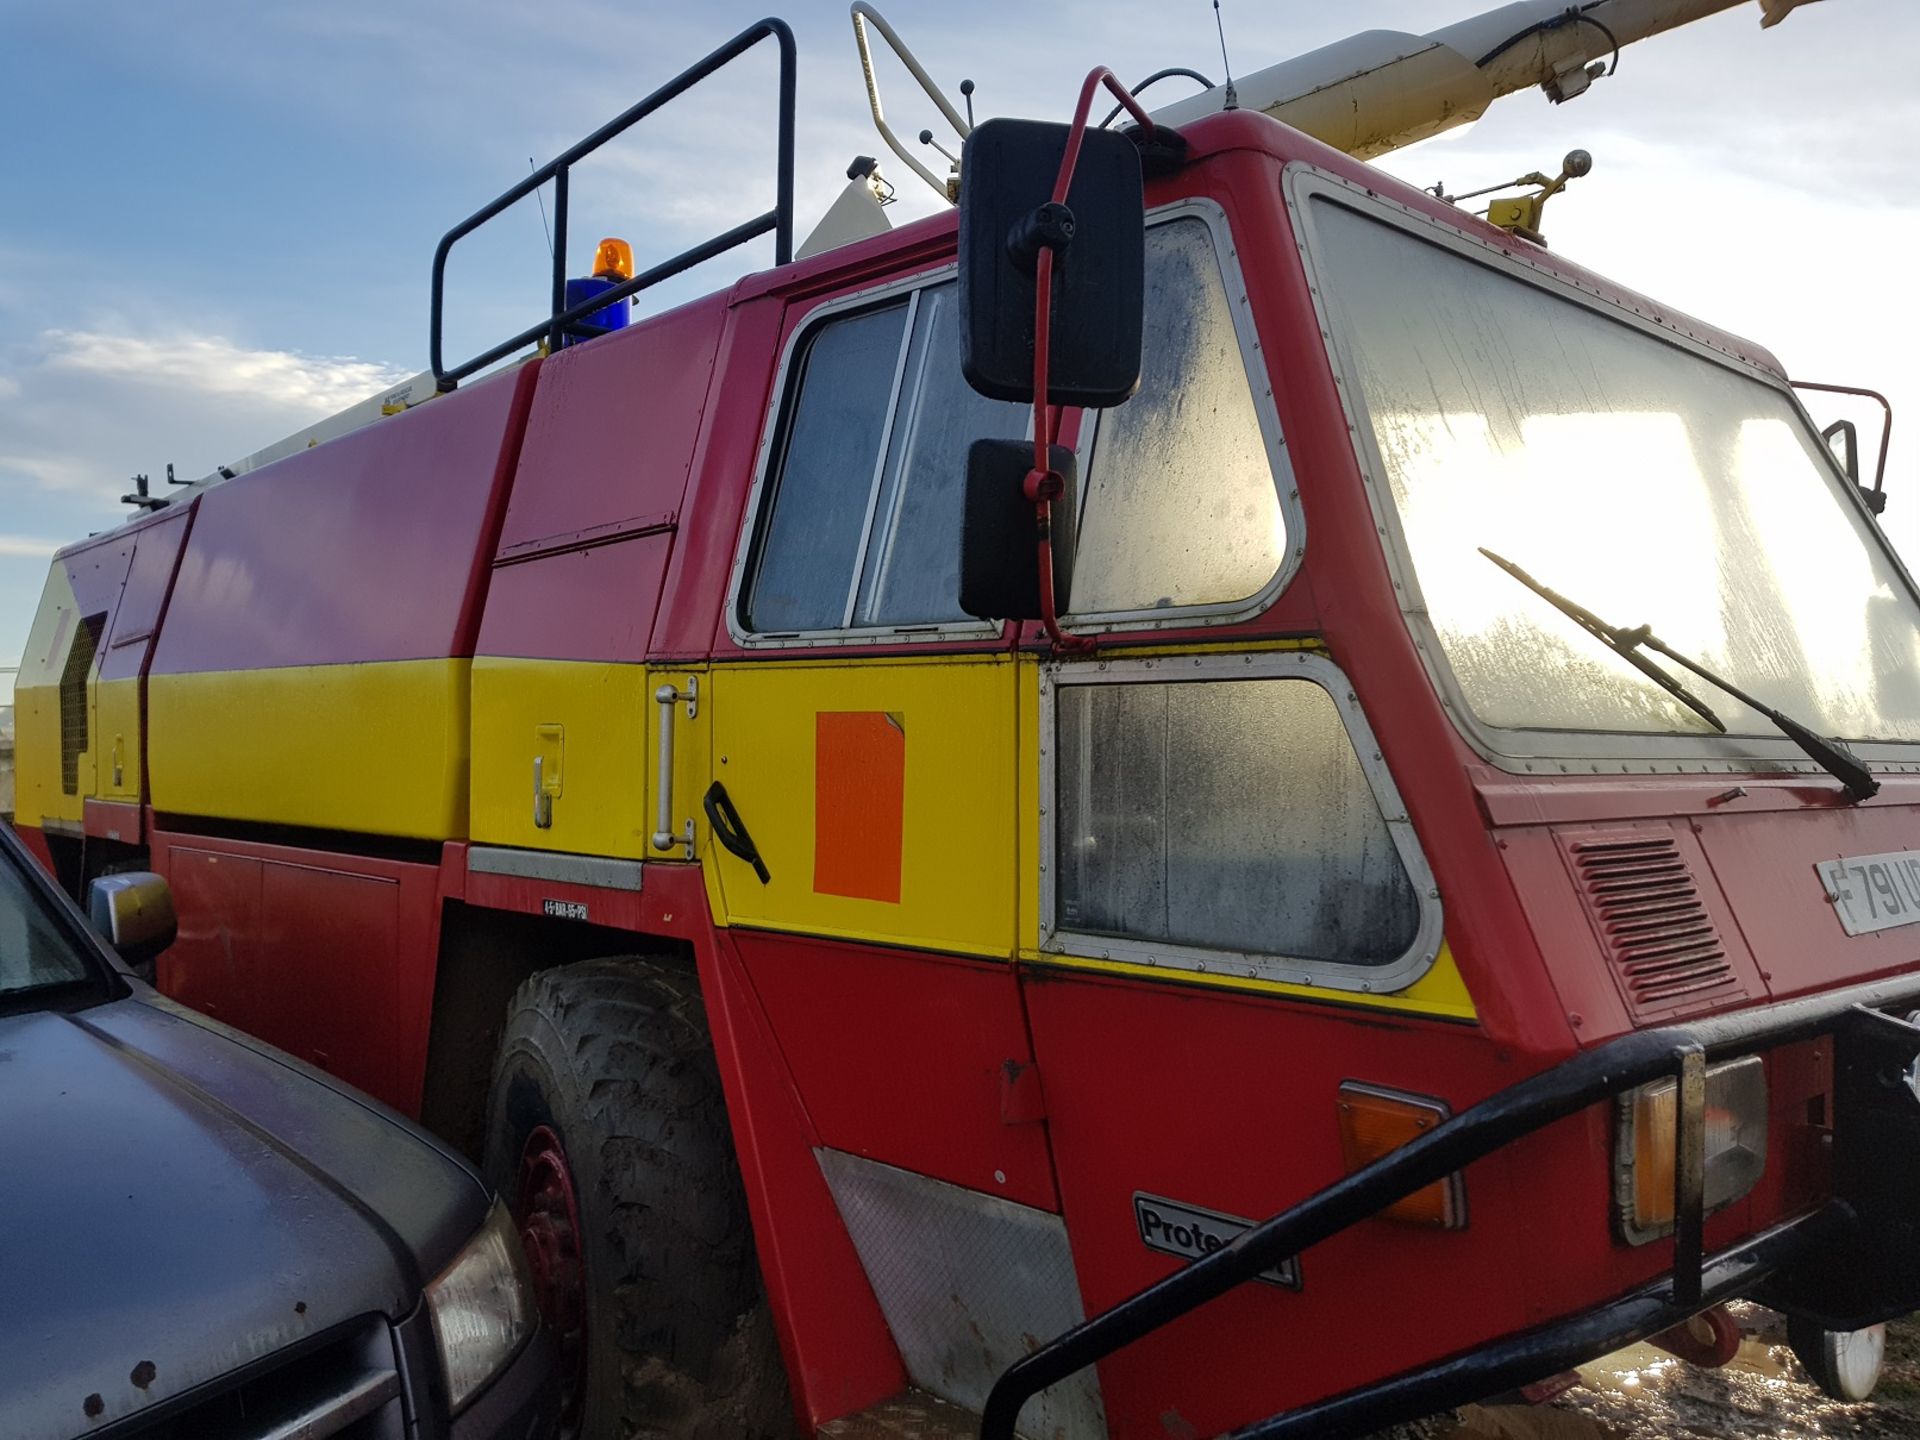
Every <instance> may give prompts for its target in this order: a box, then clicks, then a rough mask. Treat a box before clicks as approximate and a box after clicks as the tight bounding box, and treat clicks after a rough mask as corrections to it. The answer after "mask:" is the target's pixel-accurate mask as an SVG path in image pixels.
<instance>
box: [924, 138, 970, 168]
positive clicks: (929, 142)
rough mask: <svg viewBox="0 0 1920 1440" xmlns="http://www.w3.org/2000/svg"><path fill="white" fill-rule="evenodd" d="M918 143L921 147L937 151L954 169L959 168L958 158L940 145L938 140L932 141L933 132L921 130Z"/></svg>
mask: <svg viewBox="0 0 1920 1440" xmlns="http://www.w3.org/2000/svg"><path fill="white" fill-rule="evenodd" d="M920 143H921V144H922V145H926V146H930V147H931V148H933V149H935V150H938V151H939V152H940V153H941V154H942V155H944V156H946V157H947V159H948V160H950V161H952V162H953V164H954V166H955V167H956V168H957V167H958V166H959V164H960V157H959V156H958V155H956V154H954V153H953V152H952V151H951V150H949V149H947V147H946V146H944V145H942V144H941V143H940V142H939V141H938V140H936V139H934V138H933V131H931V130H922V131H921V132H920Z"/></svg>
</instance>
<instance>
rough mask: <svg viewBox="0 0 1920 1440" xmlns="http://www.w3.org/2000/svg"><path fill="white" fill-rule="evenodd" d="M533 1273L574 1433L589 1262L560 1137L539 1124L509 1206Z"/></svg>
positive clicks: (583, 1372)
mask: <svg viewBox="0 0 1920 1440" xmlns="http://www.w3.org/2000/svg"><path fill="white" fill-rule="evenodd" d="M513 1213H514V1216H515V1218H516V1219H517V1220H518V1221H519V1222H520V1243H521V1245H522V1247H523V1248H524V1249H525V1250H526V1252H527V1267H528V1269H529V1270H531V1271H532V1272H533V1292H534V1298H535V1300H536V1301H537V1302H538V1303H539V1306H540V1317H541V1319H543V1320H545V1321H546V1323H547V1327H548V1329H549V1330H551V1331H552V1332H553V1336H554V1340H555V1342H556V1343H557V1344H558V1346H559V1349H560V1424H561V1429H562V1433H564V1434H574V1433H577V1431H578V1430H579V1427H580V1406H581V1401H582V1399H583V1398H584V1396H585V1394H586V1388H587V1385H586V1381H587V1267H586V1262H585V1260H584V1259H583V1258H582V1256H581V1249H580V1236H581V1231H580V1209H579V1206H578V1205H577V1204H576V1203H575V1201H574V1194H573V1170H572V1168H571V1167H570V1166H569V1165H568V1164H567V1152H566V1148H565V1147H564V1146H562V1145H561V1143H560V1137H559V1136H558V1135H556V1134H554V1133H553V1131H552V1130H550V1129H548V1128H547V1127H546V1126H545V1125H542V1126H540V1127H539V1128H538V1129H536V1130H535V1131H534V1132H533V1133H532V1134H531V1135H529V1136H527V1143H526V1148H525V1149H523V1150H522V1151H521V1152H520V1193H519V1195H518V1197H517V1201H516V1203H515V1205H514V1210H513Z"/></svg>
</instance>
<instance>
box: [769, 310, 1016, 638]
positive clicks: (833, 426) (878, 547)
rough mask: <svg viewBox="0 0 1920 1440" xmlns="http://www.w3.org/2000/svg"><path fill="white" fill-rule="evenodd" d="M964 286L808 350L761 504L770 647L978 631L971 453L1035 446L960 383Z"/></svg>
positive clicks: (823, 331)
mask: <svg viewBox="0 0 1920 1440" xmlns="http://www.w3.org/2000/svg"><path fill="white" fill-rule="evenodd" d="M957 306H958V295H957V287H956V285H955V284H954V283H953V282H952V281H947V282H944V283H942V284H939V285H929V286H926V287H924V288H922V289H919V290H916V291H914V292H913V293H912V294H911V295H910V296H908V297H906V298H904V299H901V300H896V301H894V302H892V303H891V304H885V305H881V306H878V307H876V308H873V309H870V310H862V311H858V312H856V313H853V314H850V315H843V316H839V317H836V318H834V319H830V320H828V321H826V322H825V323H823V324H821V325H820V326H818V327H817V328H816V329H815V330H814V331H813V332H812V334H811V335H809V336H807V337H806V338H805V339H804V340H803V341H802V348H801V350H800V352H799V355H798V358H797V361H796V363H795V365H794V378H793V379H792V380H790V382H789V395H790V399H789V409H788V414H787V419H786V428H785V432H784V436H783V441H782V444H781V447H780V449H779V451H778V452H777V455H776V460H775V463H774V467H773V470H772V478H771V479H770V481H769V486H770V495H769V497H768V499H767V501H766V502H765V503H764V504H763V505H762V507H761V508H762V514H763V516H764V517H765V518H764V519H763V521H762V526H763V529H762V533H761V538H760V543H759V547H758V560H757V564H756V567H755V569H754V573H753V578H752V584H751V586H750V588H749V589H748V590H747V592H746V596H745V600H744V603H743V605H742V610H743V612H744V613H743V614H742V615H741V617H740V618H741V621H742V622H743V624H744V627H745V628H746V629H747V630H749V631H752V632H756V633H759V634H793V633H802V634H803V633H806V632H810V631H829V632H830V631H841V630H854V629H882V628H888V627H899V626H923V625H940V624H954V623H974V622H971V621H970V619H969V617H968V616H966V615H964V614H962V612H961V610H960V604H959V596H960V580H959V567H960V545H959V534H960V514H961V501H962V494H963V490H964V488H965V483H966V470H967V447H968V446H969V445H971V444H972V443H973V441H975V440H977V439H981V438H984V437H989V436H993V437H1000V438H1006V437H1013V436H1019V435H1021V434H1023V433H1025V430H1026V426H1027V415H1028V412H1027V410H1026V407H1024V406H1021V405H1013V404H1007V403H1004V402H1001V401H996V400H988V399H985V398H983V397H982V396H980V395H977V394H975V393H974V391H973V390H972V389H971V388H970V387H969V386H968V385H967V383H966V381H965V379H964V378H963V377H962V376H961V373H960V340H959V333H958V330H957V329H956V319H955V312H956V310H957Z"/></svg>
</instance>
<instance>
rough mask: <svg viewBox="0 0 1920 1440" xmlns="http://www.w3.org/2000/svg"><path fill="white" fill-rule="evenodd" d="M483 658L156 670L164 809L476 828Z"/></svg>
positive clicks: (455, 833) (156, 790) (157, 788)
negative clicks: (475, 662) (471, 697)
mask: <svg viewBox="0 0 1920 1440" xmlns="http://www.w3.org/2000/svg"><path fill="white" fill-rule="evenodd" d="M471 663H472V662H470V661H468V660H464V659H455V660H447V659H441V660H389V661H381V662H378V663H372V664H365V665H295V666H288V667H285V668H282V669H272V670H216V671H207V672H202V673H197V674H190V675H154V676H151V677H150V678H149V680H148V699H147V718H148V726H149V737H148V747H149V754H148V767H149V771H150V775H151V779H152V782H153V805H154V808H155V809H157V810H161V811H171V812H175V813H178V814H184V815H207V816H217V817H219V818H221V819H226V820H252V821H259V822H262V823H266V824H274V825H305V826H312V827H315V828H318V829H325V830H353V831H359V832H361V833H365V834H375V835H405V836H412V837H417V838H420V839H427V840H446V839H460V838H463V837H464V836H465V835H466V831H467V722H468V686H469V682H470V676H469V667H470V665H471Z"/></svg>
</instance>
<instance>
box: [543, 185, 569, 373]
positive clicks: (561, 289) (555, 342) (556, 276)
mask: <svg viewBox="0 0 1920 1440" xmlns="http://www.w3.org/2000/svg"><path fill="white" fill-rule="evenodd" d="M566 308H567V167H566V166H564V165H562V166H560V167H559V168H558V169H557V170H555V171H554V172H553V318H552V320H551V321H550V322H549V323H548V325H547V353H548V354H549V355H558V354H559V353H560V346H561V344H562V337H563V336H564V335H565V334H566V327H565V326H564V325H562V324H561V323H560V316H561V314H562V313H563V312H564V311H565V310H566Z"/></svg>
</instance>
